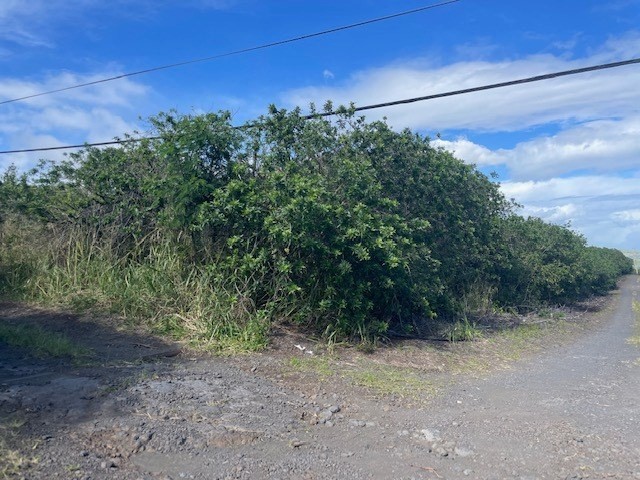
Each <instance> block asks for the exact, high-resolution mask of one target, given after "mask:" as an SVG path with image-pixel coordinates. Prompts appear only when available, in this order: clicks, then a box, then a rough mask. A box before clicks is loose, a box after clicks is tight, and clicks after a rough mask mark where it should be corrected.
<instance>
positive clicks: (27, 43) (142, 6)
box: [0, 0, 640, 249]
mask: <svg viewBox="0 0 640 480" xmlns="http://www.w3.org/2000/svg"><path fill="white" fill-rule="evenodd" d="M429 3H430V2H429V1H416V0H395V1H391V0H342V1H334V0H325V1H311V0H297V1H294V0H288V1H277V2H276V1H270V0H180V1H178V0H175V1H171V0H110V1H106V0H30V1H24V0H2V1H0V101H2V100H6V99H10V98H15V97H19V96H23V95H28V94H31V93H36V92H39V91H43V90H50V89H55V88H60V87H64V86H67V85H70V84H75V83H80V82H85V81H90V80H94V79H98V78H102V77H105V76H112V75H117V74H121V73H124V72H130V71H136V70H140V69H144V68H148V67H153V66H156V65H162V64H166V63H172V62H178V61H182V60H188V59H192V58H199V57H205V56H209V55H215V54H218V53H224V52H227V51H232V50H236V49H241V48H246V47H251V46H255V45H259V44H263V43H269V42H272V41H277V40H282V39H286V38H290V37H294V36H297V35H301V34H306V33H312V32H315V31H319V30H324V29H327V28H332V27H336V26H340V25H345V24H348V23H353V22H358V21H361V20H365V19H368V18H373V17H378V16H382V15H387V14H391V13H395V12H399V11H403V10H409V9H413V8H417V7H421V6H424V5H427V4H429ZM433 3H435V2H433ZM635 57H640V0H610V1H591V0H582V1H578V0H563V1H553V2H551V1H547V0H539V1H535V2H527V1H505V0H461V1H459V2H458V3H455V4H451V5H448V6H443V7H440V8H436V9H433V10H429V11H426V12H422V13H418V14H415V15H411V16H407V17H402V18H397V19H394V20H389V21H387V22H383V23H378V24H375V25H369V26H365V27H361V28H357V29H354V30H350V31H345V32H340V33H336V34H333V35H330V36H324V37H319V38H314V39H310V40H305V41H301V42H297V43H293V44H289V45H285V46H280V47H275V48H271V49H268V50H261V51H257V52H252V53H248V54H244V55H238V56H233V57H227V58H224V59H219V60H216V61H212V62H207V63H201V64H195V65H190V66H186V67H182V68H177V69H171V70H164V71H161V72H156V73H151V74H148V75H143V76H136V77H130V78H127V79H123V80H118V81H114V82H110V83H106V84H101V85H98V86H94V87H88V88H84V89H78V90H72V91H68V92H64V93H59V94H54V95H50V96H45V97H38V98H34V99H31V100H28V101H23V102H16V103H10V104H5V105H0V150H6V149H19V148H34V147H44V146H55V145H64V144H68V143H82V142H84V141H89V142H96V141H105V140H110V139H112V138H113V137H114V136H121V135H122V134H123V133H125V132H131V131H132V130H134V129H138V130H142V131H144V129H145V128H146V123H145V122H144V118H145V117H147V116H149V115H153V114H155V113H158V112H160V111H166V110H169V109H172V108H174V109H177V110H178V111H180V112H183V113H198V112H206V111H217V110H220V109H228V110H230V111H231V112H232V113H233V115H234V119H235V121H237V123H241V122H242V121H244V120H248V119H251V118H254V117H255V116H257V115H259V114H262V113H264V112H265V110H266V107H267V106H268V105H269V104H270V103H275V104H276V105H278V106H280V107H287V108H290V107H293V106H296V105H299V106H301V107H303V108H305V106H306V105H308V104H309V102H311V101H314V102H316V103H318V104H320V105H322V104H323V103H324V101H325V100H327V99H331V100H333V101H334V103H346V102H351V101H353V102H355V103H356V104H359V105H364V104H368V103H378V102H383V101H388V100H396V99H401V98H408V97H413V96H420V95H428V94H431V93H438V92H443V91H448V90H456V89H460V88H468V87H473V86H477V85H482V84H487V83H494V82H500V81H505V80H510V79H514V78H520V77H526V76H532V75H539V74H543V73H547V72H552V71H558V70H566V69H571V68H577V67H582V66H588V65H593V64H599V63H607V62H613V61H618V60H625V59H629V58H635ZM638 85H640V65H634V66H628V67H622V68H618V69H614V70H609V71H603V72H598V73H590V74H585V75H577V76H572V77H565V78H561V79H555V80H549V81H545V82H539V83H535V84H528V85H523V86H516V87H509V88H505V89H500V90H493V91H487V92H480V93H476V94H468V95H461V96H457V97H452V98H448V99H438V100H433V101H428V102H423V103H416V104H412V105H407V106H402V107H393V108H388V109H381V110H377V111H371V112H369V113H367V118H370V119H378V118H381V117H382V116H386V117H387V118H388V120H389V123H390V124H391V125H392V126H394V128H398V129H400V128H404V127H410V128H412V129H415V130H417V131H420V132H422V133H424V134H426V135H429V136H430V137H432V138H434V143H435V144H436V145H438V146H442V147H444V148H447V149H449V150H452V151H454V152H455V154H456V155H457V156H458V157H459V158H462V159H463V160H465V161H467V162H472V163H475V164H477V165H478V167H479V168H480V169H481V170H482V171H484V172H486V173H489V172H491V171H496V172H498V173H499V174H500V181H501V184H502V189H503V191H504V193H505V194H506V195H507V196H508V197H509V198H515V199H516V200H517V201H518V202H519V203H521V204H522V205H523V206H524V208H523V210H522V212H521V213H522V214H524V215H535V216H540V217H542V218H544V219H546V220H548V221H551V222H556V223H566V222H571V225H572V226H573V228H574V229H576V230H577V231H579V232H581V233H583V234H584V235H585V236H586V237H587V239H588V241H589V243H590V244H593V245H600V246H609V247H616V248H626V249H640V88H638ZM141 118H142V120H141ZM437 133H440V136H441V138H440V139H436V134H437ZM60 156H61V154H59V153H52V154H46V155H45V154H14V155H3V156H0V169H4V168H5V167H6V166H7V165H9V164H10V163H15V164H16V165H18V166H19V167H20V168H23V169H24V168H28V167H29V166H31V165H33V164H34V163H35V162H36V161H37V159H38V158H40V157H46V158H53V159H56V158H60Z"/></svg>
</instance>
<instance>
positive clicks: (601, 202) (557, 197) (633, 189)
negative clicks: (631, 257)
mask: <svg viewBox="0 0 640 480" xmlns="http://www.w3.org/2000/svg"><path fill="white" fill-rule="evenodd" d="M501 189H502V191H503V193H504V194H505V196H507V198H514V199H515V200H516V201H517V202H518V203H521V204H523V205H524V208H523V209H522V211H521V212H519V213H521V214H522V215H525V216H528V215H531V216H536V217H540V218H542V219H544V220H546V221H549V222H552V223H557V224H565V223H567V222H570V223H571V226H572V227H573V228H574V229H575V230H577V231H579V232H580V233H582V234H584V235H585V236H586V237H587V238H588V240H589V243H591V244H593V245H602V246H609V247H615V248H627V249H637V248H639V247H640V244H639V242H640V210H638V208H637V206H638V204H640V182H639V181H638V179H637V178H633V177H629V178H627V177H620V176H611V175H610V176H604V175H603V176H581V177H572V178H553V179H549V180H545V181H525V182H513V181H510V182H504V183H503V184H502V185H501Z"/></svg>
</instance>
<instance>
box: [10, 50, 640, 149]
mask: <svg viewBox="0 0 640 480" xmlns="http://www.w3.org/2000/svg"><path fill="white" fill-rule="evenodd" d="M638 63H640V58H632V59H629V60H623V61H620V62H612V63H603V64H599V65H592V66H590V67H583V68H574V69H571V70H563V71H560V72H553V73H545V74H543V75H536V76H534V77H527V78H520V79H517V80H509V81H506V82H499V83H491V84H488V85H481V86H478V87H471V88H464V89H460V90H451V91H449V92H442V93H434V94H432V95H424V96H421V97H412V98H405V99H402V100H394V101H391V102H383V103H374V104H370V105H364V106H362V107H356V108H354V109H353V110H354V111H355V112H362V111H365V110H374V109H377V108H384V107H393V106H396V105H405V104H408V103H415V102H423V101H426V100H433V99H436V98H444V97H453V96H456V95H463V94H465V93H474V92H481V91H483V90H493V89H496V88H504V87H510V86H513V85H522V84H525V83H533V82H540V81H542V80H550V79H552V78H559V77H566V76H569V75H578V74H581V73H587V72H595V71H598V70H606V69H610V68H617V67H624V66H627V65H633V64H638ZM337 113H338V112H337V111H335V110H333V111H330V112H322V113H314V114H311V115H305V116H304V117H303V118H304V119H307V120H310V119H312V118H317V117H329V116H332V115H336V114H337ZM250 125H251V124H245V125H238V126H235V127H233V128H236V129H241V128H247V127H249V126H250ZM159 138H161V137H159V136H154V137H141V138H128V139H125V140H113V141H109V142H99V143H85V144H82V145H65V146H58V147H40V148H25V149H20V150H0V154H6V153H27V152H46V151H51V150H69V149H73V148H85V147H100V146H105V145H116V144H124V143H133V142H141V141H143V140H157V139H159Z"/></svg>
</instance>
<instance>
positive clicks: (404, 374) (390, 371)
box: [344, 363, 438, 400]
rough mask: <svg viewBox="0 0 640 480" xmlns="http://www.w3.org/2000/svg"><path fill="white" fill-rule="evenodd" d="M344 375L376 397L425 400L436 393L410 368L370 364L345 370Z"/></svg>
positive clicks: (431, 384)
mask: <svg viewBox="0 0 640 480" xmlns="http://www.w3.org/2000/svg"><path fill="white" fill-rule="evenodd" d="M344 375H345V377H346V378H348V379H349V380H350V381H351V382H352V383H353V384H354V385H358V386H361V387H364V388H366V389H368V390H370V391H371V392H372V393H374V394H376V395H384V396H394V397H400V398H404V399H410V400H427V399H429V398H432V397H433V396H434V395H435V394H436V393H437V391H438V389H437V387H436V385H435V384H434V383H433V382H432V381H430V380H427V379H426V378H424V376H422V375H420V373H419V372H418V371H416V370H414V369H410V368H400V367H394V366H390V365H379V364H375V363H371V364H367V365H360V366H359V367H358V368H356V369H353V370H346V371H345V372H344Z"/></svg>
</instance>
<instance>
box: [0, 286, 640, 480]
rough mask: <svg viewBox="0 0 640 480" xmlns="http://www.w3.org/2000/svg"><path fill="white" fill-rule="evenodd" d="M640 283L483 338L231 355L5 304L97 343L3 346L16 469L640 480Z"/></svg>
mask: <svg viewBox="0 0 640 480" xmlns="http://www.w3.org/2000/svg"><path fill="white" fill-rule="evenodd" d="M639 290H640V289H639V286H638V283H637V277H628V278H627V279H626V280H625V281H624V282H623V285H622V288H621V290H620V291H619V292H616V293H614V294H612V295H610V296H609V297H606V298H604V299H596V300H594V301H592V302H590V303H588V304H585V305H583V306H581V307H580V308H574V309H570V310H568V309H564V310H562V311H554V312H547V314H546V315H544V316H543V317H540V316H538V317H534V316H531V317H529V318H526V319H524V324H523V325H520V327H519V328H516V329H507V330H504V331H502V332H495V331H493V332H486V333H485V335H484V337H483V338H481V339H479V340H476V341H473V342H458V343H455V344H451V343H444V342H433V341H416V340H403V341H394V342H393V343H392V344H390V345H388V346H385V347H383V348H379V349H377V350H376V351H375V352H373V353H365V352H361V351H359V350H357V349H349V348H343V347H340V346H336V347H335V348H333V349H328V348H327V347H326V345H319V344H314V343H313V342H311V341H309V339H306V338H304V337H301V336H299V335H297V334H296V333H295V332H288V331H284V330H281V331H279V332H277V333H278V335H277V336H276V337H275V339H274V342H273V345H272V347H271V348H269V349H268V350H267V351H266V352H263V353H260V354H252V355H244V356H238V357H233V358H224V357H211V356H206V355H203V354H200V353H196V352H191V351H189V350H187V349H182V350H180V348H179V346H177V345H175V344H172V343H170V342H167V341H166V340H163V339H160V338H156V337H153V336H151V335H149V334H148V333H145V332H143V331H135V330H131V329H121V328H119V326H118V323H117V322H116V321H115V320H113V319H109V318H90V317H86V316H78V315H74V314H70V313H66V312H51V311H45V310H39V309H33V308H29V307H25V306H24V305H18V304H0V322H2V323H3V324H6V325H23V324H29V325H36V326H38V327H40V328H42V329H45V330H46V331H50V332H53V333H59V334H62V335H64V336H66V337H68V338H70V339H71V340H72V341H73V342H74V343H76V344H78V345H81V346H82V347H83V348H85V349H88V350H90V352H91V353H90V354H86V355H80V356H78V357H75V358H67V357H61V358H51V357H44V358H38V357H36V356H33V355H32V354H31V353H30V352H29V351H28V350H25V349H21V348H16V347H9V346H7V345H6V344H2V343H0V478H2V476H3V475H4V476H6V477H10V478H14V477H15V478H29V479H31V478H33V479H45V478H70V479H71V478H77V479H90V478H91V479H99V478H122V479H152V478H171V479H179V478H194V479H195V478H200V479H214V478H246V479H261V478H292V479H293V478H296V479H299V478H309V479H315V478H381V479H382V478H386V479H388V478H417V479H418V478H420V479H429V478H467V477H468V478H605V476H607V478H640V466H639V465H638V462H637V459H638V458H640V450H639V448H640V446H639V444H638V439H640V431H638V427H637V425H638V423H639V422H638V421H637V420H638V419H639V418H640V407H639V405H638V402H637V392H638V391H640V388H638V387H640V384H639V383H638V381H639V372H640V365H638V363H637V359H638V358H640V350H638V348H637V347H636V346H634V345H633V344H631V343H629V342H627V341H626V339H627V338H628V337H629V335H631V333H630V332H632V329H633V319H634V317H633V313H632V310H631V300H632V298H633V297H634V295H635V296H637V295H638V291H639ZM503 321H504V322H513V321H514V320H513V319H509V318H505V319H503ZM179 351H180V354H179V355H177V353H178V352H179ZM634 389H635V390H634ZM634 392H635V393H634Z"/></svg>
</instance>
